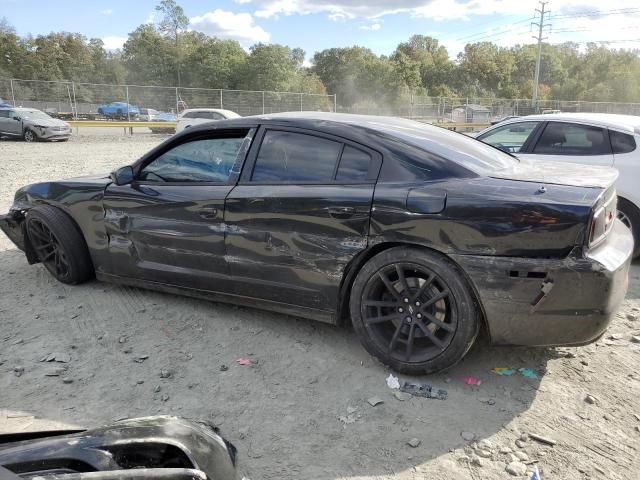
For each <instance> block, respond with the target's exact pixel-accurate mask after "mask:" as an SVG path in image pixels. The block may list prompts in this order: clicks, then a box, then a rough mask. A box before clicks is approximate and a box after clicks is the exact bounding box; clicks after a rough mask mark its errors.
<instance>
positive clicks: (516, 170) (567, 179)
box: [489, 158, 618, 189]
mask: <svg viewBox="0 0 640 480" xmlns="http://www.w3.org/2000/svg"><path fill="white" fill-rule="evenodd" d="M489 176H491V177H493V178H502V179H508V180H519V181H523V182H535V183H541V184H551V185H569V186H573V187H591V188H603V189H607V188H609V187H611V185H613V184H614V183H615V181H616V180H617V178H618V170H616V169H615V168H612V167H604V166H599V165H582V164H577V163H568V162H567V163H565V162H546V161H544V160H529V159H525V158H520V161H519V162H518V163H515V162H514V164H513V165H512V166H511V167H510V168H508V169H504V170H500V171H497V172H491V174H490V175H489Z"/></svg>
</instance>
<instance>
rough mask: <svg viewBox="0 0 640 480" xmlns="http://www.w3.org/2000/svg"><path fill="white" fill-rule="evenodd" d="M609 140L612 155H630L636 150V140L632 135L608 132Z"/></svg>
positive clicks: (613, 131)
mask: <svg viewBox="0 0 640 480" xmlns="http://www.w3.org/2000/svg"><path fill="white" fill-rule="evenodd" d="M609 138H611V147H612V148H613V153H618V154H620V153H631V152H633V151H634V150H635V149H636V139H635V138H633V135H629V134H626V133H622V132H616V131H615V130H609Z"/></svg>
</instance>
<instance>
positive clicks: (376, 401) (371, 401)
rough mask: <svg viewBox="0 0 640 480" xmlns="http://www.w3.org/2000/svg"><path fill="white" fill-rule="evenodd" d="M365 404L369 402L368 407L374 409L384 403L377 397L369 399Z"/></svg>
mask: <svg viewBox="0 0 640 480" xmlns="http://www.w3.org/2000/svg"><path fill="white" fill-rule="evenodd" d="M367 402H369V405H371V406H372V407H375V406H377V405H380V404H381V403H384V401H383V400H382V399H380V398H378V397H371V398H369V399H368V400H367Z"/></svg>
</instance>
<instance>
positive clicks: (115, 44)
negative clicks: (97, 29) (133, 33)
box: [102, 35, 127, 50]
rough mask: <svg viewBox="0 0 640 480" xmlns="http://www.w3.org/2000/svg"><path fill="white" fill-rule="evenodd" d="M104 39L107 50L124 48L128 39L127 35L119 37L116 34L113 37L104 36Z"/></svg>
mask: <svg viewBox="0 0 640 480" xmlns="http://www.w3.org/2000/svg"><path fill="white" fill-rule="evenodd" d="M102 41H103V42H104V48H105V49H106V50H118V49H120V48H122V46H123V45H124V43H125V42H126V41H127V37H118V36H115V35H114V36H111V37H103V38H102Z"/></svg>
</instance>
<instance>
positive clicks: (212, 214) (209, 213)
mask: <svg viewBox="0 0 640 480" xmlns="http://www.w3.org/2000/svg"><path fill="white" fill-rule="evenodd" d="M198 215H200V216H201V217H202V218H205V219H208V220H211V219H214V218H216V216H217V215H218V209H217V208H213V207H212V208H203V209H201V210H198Z"/></svg>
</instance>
